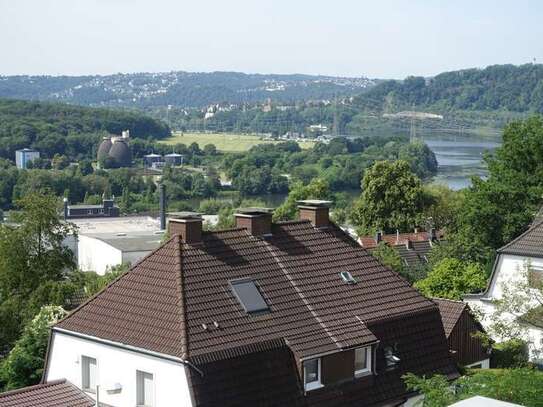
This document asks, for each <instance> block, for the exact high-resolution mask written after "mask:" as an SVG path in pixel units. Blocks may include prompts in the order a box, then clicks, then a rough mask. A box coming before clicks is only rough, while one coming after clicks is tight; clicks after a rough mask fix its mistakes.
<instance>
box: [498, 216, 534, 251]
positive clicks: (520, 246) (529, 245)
mask: <svg viewBox="0 0 543 407" xmlns="http://www.w3.org/2000/svg"><path fill="white" fill-rule="evenodd" d="M498 253H505V254H515V255H519V256H531V257H543V222H534V223H533V224H532V225H531V226H530V228H529V229H528V230H527V231H526V232H524V233H523V234H521V235H520V236H518V237H517V238H515V239H513V240H512V241H510V242H509V243H507V244H506V245H505V246H503V247H501V248H500V249H498Z"/></svg>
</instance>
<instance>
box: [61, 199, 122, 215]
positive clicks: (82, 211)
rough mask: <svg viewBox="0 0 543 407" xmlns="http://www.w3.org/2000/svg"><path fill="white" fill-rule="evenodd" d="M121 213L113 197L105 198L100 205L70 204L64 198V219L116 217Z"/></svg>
mask: <svg viewBox="0 0 543 407" xmlns="http://www.w3.org/2000/svg"><path fill="white" fill-rule="evenodd" d="M119 214H120V210H119V207H118V206H117V205H115V202H114V201H113V199H103V201H102V203H101V204H100V205H70V204H68V200H67V199H65V200H64V219H75V218H96V217H99V218H103V217H116V216H119Z"/></svg>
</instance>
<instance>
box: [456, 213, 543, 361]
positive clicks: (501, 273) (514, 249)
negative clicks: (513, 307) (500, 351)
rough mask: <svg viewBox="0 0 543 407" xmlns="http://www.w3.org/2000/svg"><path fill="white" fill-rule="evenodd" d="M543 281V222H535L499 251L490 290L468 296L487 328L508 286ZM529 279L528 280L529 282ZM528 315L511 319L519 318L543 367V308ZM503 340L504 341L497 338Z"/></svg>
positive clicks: (466, 298) (469, 302)
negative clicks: (479, 312)
mask: <svg viewBox="0 0 543 407" xmlns="http://www.w3.org/2000/svg"><path fill="white" fill-rule="evenodd" d="M542 278H543V222H537V221H536V222H534V223H533V224H532V225H531V226H530V228H529V229H528V230H527V231H526V232H524V233H523V234H521V235H520V236H518V237H517V238H516V239H514V240H512V241H511V242H509V243H508V244H506V245H505V246H503V247H502V248H500V249H498V251H497V257H496V261H495V263H494V268H493V270H492V274H491V276H490V281H489V284H488V286H487V288H486V290H485V291H484V292H483V293H481V294H469V295H465V296H464V301H465V302H467V303H468V304H469V305H470V307H471V308H472V309H473V310H479V311H481V312H482V314H483V315H484V317H483V318H482V319H481V323H482V324H483V326H485V327H487V326H488V325H489V324H491V323H492V322H493V315H492V314H493V312H494V311H495V306H494V303H493V301H495V300H499V299H501V298H503V288H504V287H515V285H518V284H519V283H521V284H526V283H528V284H530V285H535V283H537V282H538V281H541V279H542ZM526 279H528V281H526ZM533 305H534V311H532V312H530V313H528V314H526V315H510V316H506V317H508V318H518V320H519V322H521V323H522V326H523V327H524V334H525V338H524V339H526V340H527V341H528V345H529V350H530V360H531V361H533V362H535V363H538V364H543V359H542V354H543V312H542V311H541V308H540V307H538V308H535V307H536V306H537V305H538V304H533ZM494 339H496V340H499V339H500V338H494Z"/></svg>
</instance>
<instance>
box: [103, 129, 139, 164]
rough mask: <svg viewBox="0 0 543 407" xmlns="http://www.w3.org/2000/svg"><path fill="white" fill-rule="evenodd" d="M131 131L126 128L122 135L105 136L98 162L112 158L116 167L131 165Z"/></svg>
mask: <svg viewBox="0 0 543 407" xmlns="http://www.w3.org/2000/svg"><path fill="white" fill-rule="evenodd" d="M129 141H130V133H129V131H128V130H124V131H123V132H122V134H121V136H113V137H104V138H103V140H102V142H101V143H100V146H99V147H98V153H97V159H98V162H103V161H106V160H108V159H110V160H112V161H113V163H112V164H114V166H115V167H130V166H131V165H132V151H130V146H129Z"/></svg>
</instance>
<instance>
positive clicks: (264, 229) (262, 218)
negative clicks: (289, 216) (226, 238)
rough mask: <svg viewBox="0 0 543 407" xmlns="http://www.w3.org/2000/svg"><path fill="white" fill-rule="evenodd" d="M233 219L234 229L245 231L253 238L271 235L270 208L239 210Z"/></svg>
mask: <svg viewBox="0 0 543 407" xmlns="http://www.w3.org/2000/svg"><path fill="white" fill-rule="evenodd" d="M235 217H236V227H238V228H243V229H247V231H248V232H249V233H250V234H251V235H253V236H263V235H269V234H270V233H271V224H272V210H271V209H270V208H240V209H238V211H237V212H236V214H235Z"/></svg>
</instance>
